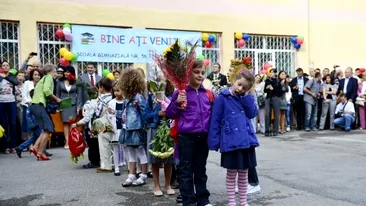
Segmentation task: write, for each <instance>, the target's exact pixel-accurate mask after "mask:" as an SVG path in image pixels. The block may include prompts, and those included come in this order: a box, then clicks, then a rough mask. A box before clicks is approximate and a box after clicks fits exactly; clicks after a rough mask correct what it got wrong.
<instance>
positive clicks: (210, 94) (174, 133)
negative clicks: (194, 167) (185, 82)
mask: <svg viewBox="0 0 366 206" xmlns="http://www.w3.org/2000/svg"><path fill="white" fill-rule="evenodd" d="M206 95H207V97H208V101H209V102H210V103H211V105H212V104H213V102H214V100H215V96H214V94H213V92H212V91H211V90H209V89H206ZM170 137H171V138H172V139H173V141H174V143H175V144H178V118H177V119H174V120H173V121H172V123H171V125H170Z"/></svg>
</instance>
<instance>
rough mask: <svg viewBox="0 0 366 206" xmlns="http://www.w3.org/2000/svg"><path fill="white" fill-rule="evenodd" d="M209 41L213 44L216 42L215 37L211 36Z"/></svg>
mask: <svg viewBox="0 0 366 206" xmlns="http://www.w3.org/2000/svg"><path fill="white" fill-rule="evenodd" d="M208 41H209V42H211V43H212V42H214V41H215V37H214V36H213V35H210V36H209V37H208Z"/></svg>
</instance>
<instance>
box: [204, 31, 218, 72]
mask: <svg viewBox="0 0 366 206" xmlns="http://www.w3.org/2000/svg"><path fill="white" fill-rule="evenodd" d="M216 37H217V39H216V41H215V42H214V43H213V44H212V47H211V48H206V47H205V46H203V47H202V54H203V56H205V58H206V59H209V60H210V62H211V65H212V64H214V63H220V61H221V59H220V58H221V57H220V51H221V50H220V45H221V44H220V43H221V42H220V41H221V34H216ZM202 45H204V43H202ZM220 64H221V63H220ZM209 72H210V71H208V73H209Z"/></svg>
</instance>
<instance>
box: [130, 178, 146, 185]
mask: <svg viewBox="0 0 366 206" xmlns="http://www.w3.org/2000/svg"><path fill="white" fill-rule="evenodd" d="M144 184H146V177H142V176H140V177H139V178H138V179H137V180H136V181H135V182H134V183H132V185H133V186H142V185H144Z"/></svg>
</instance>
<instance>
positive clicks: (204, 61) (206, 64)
mask: <svg viewBox="0 0 366 206" xmlns="http://www.w3.org/2000/svg"><path fill="white" fill-rule="evenodd" d="M203 64H204V65H205V66H206V67H208V66H210V60H209V59H205V60H203Z"/></svg>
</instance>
